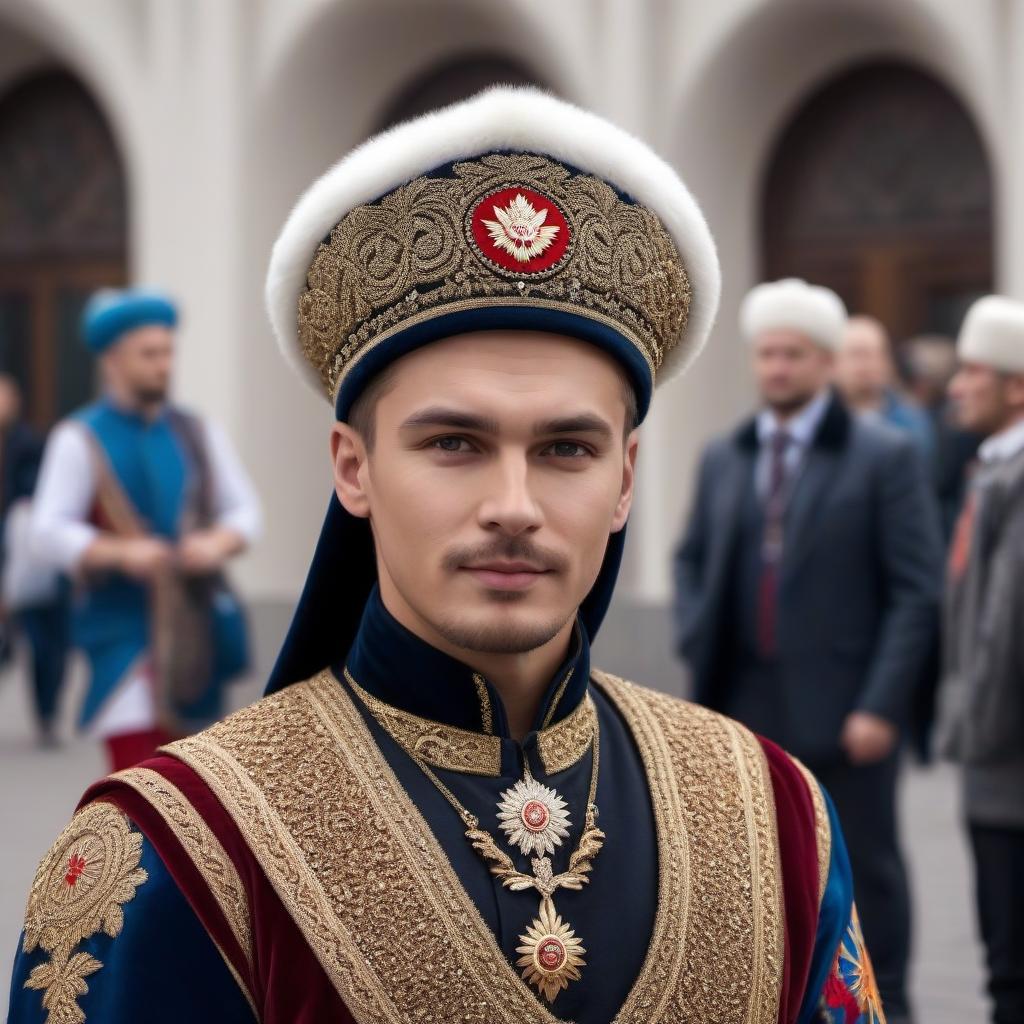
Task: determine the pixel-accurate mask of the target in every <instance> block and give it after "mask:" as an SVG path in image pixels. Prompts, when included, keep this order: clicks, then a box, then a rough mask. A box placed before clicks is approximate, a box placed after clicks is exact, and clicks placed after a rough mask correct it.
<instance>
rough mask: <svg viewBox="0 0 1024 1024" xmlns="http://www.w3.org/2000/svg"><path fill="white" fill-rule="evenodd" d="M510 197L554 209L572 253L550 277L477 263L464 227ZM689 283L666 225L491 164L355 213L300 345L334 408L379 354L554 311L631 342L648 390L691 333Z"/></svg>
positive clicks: (603, 190)
mask: <svg viewBox="0 0 1024 1024" xmlns="http://www.w3.org/2000/svg"><path fill="white" fill-rule="evenodd" d="M508 187H524V188H529V189H533V190H535V191H537V192H539V193H540V194H542V195H544V196H547V197H548V198H549V199H550V200H551V202H552V203H553V204H554V205H555V206H557V208H558V210H559V211H560V212H561V213H562V214H563V215H564V217H565V219H566V224H567V227H568V231H569V239H570V241H569V247H568V249H567V251H566V254H565V257H564V258H563V259H561V260H559V261H558V263H557V265H555V266H552V267H551V268H549V269H548V270H546V271H544V272H541V273H532V272H526V271H524V272H522V273H520V272H517V271H509V270H504V269H502V268H501V267H499V266H496V265H495V264H494V262H493V261H491V260H490V259H488V258H487V257H486V256H485V255H484V254H483V253H481V252H480V251H479V248H478V247H477V245H476V243H475V242H474V240H473V237H472V233H471V232H468V231H467V230H466V218H467V216H468V215H469V214H470V212H471V211H472V210H473V209H474V208H475V206H476V205H477V203H478V202H479V201H480V200H481V198H483V197H484V196H485V195H487V194H489V193H491V192H494V191H496V190H500V189H503V188H508ZM690 294H691V291H690V282H689V278H688V276H687V273H686V270H685V268H684V267H683V265H682V261H681V259H680V257H679V253H678V251H677V249H676V247H675V244H674V243H673V241H672V239H671V236H670V235H669V233H668V232H667V230H666V229H665V226H664V225H663V224H662V223H661V221H660V220H659V218H658V217H657V216H656V215H655V214H654V213H652V212H651V211H650V210H648V209H647V208H645V207H643V206H639V205H637V204H634V203H630V202H627V201H626V200H624V199H623V198H622V197H620V196H619V195H618V194H617V193H616V191H615V190H614V189H613V188H612V187H611V186H610V185H608V184H607V183H605V182H603V181H601V180H600V179H598V178H594V177H591V176H589V175H585V174H576V173H573V172H571V171H570V170H569V169H568V168H566V167H563V166H562V165H561V164H559V163H557V162H556V161H553V160H550V159H548V158H547V157H544V156H539V155H535V154H523V153H519V154H499V153H495V154H489V155H487V156H483V157H480V158H479V159H476V160H471V161H466V162H463V163H457V164H455V165H454V168H453V169H452V171H451V173H447V172H445V173H444V174H442V175H439V176H437V177H426V176H424V177H420V178H416V179H415V180H413V181H411V182H409V183H408V184H406V185H403V186H401V187H399V188H397V189H395V190H393V191H392V192H390V193H388V194H387V195H385V196H383V197H382V198H381V199H379V200H377V201H376V202H374V203H369V204H366V205H364V206H359V207H356V208H355V209H354V210H351V211H350V212H349V213H347V214H346V215H345V216H344V217H343V218H342V220H341V221H340V222H339V223H338V224H337V225H336V226H335V227H334V229H333V230H332V231H331V234H330V236H329V238H328V239H327V240H326V241H324V242H323V243H322V244H321V245H320V247H319V249H318V250H317V253H316V255H315V257H314V259H313V262H312V265H311V266H310V269H309V272H308V274H307V279H306V289H305V290H304V291H303V293H302V294H301V296H300V297H299V303H298V334H299V341H300V344H301V346H302V349H303V351H304V353H305V356H306V358H307V359H308V360H309V362H310V363H311V364H312V365H313V366H314V368H315V369H316V370H317V371H318V373H319V374H320V376H321V379H322V380H323V383H324V387H325V390H326V391H327V393H328V394H329V395H332V396H333V395H335V394H336V393H337V389H338V387H339V385H340V383H341V381H342V380H343V378H344V377H345V376H346V375H347V373H348V372H349V371H350V370H351V368H352V366H354V365H355V363H356V362H358V360H359V359H360V358H361V357H362V356H363V355H365V353H366V352H368V351H370V350H371V349H372V348H373V347H374V346H375V345H377V344H379V343H380V342H381V341H382V340H384V339H385V338H387V337H390V336H392V335H394V334H395V333H397V332H398V331H401V330H404V329H406V328H407V327H410V326H412V325H414V324H416V323H422V322H424V321H426V320H430V319H432V318H434V317H437V316H441V315H444V314H447V313H453V312H458V311H460V310H462V309H467V308H473V307H474V306H497V305H511V306H545V307H547V308H558V309H562V310H564V311H566V312H571V313H574V314H577V315H582V316H584V317H587V318H588V319H592V320H599V321H601V322H604V323H607V324H608V325H609V326H611V327H613V328H614V329H615V330H616V331H618V333H620V334H622V335H623V336H624V337H626V338H628V339H629V340H630V341H631V342H632V343H633V344H634V345H635V346H636V348H637V349H638V351H640V352H641V353H642V354H643V356H644V359H645V360H646V361H647V364H648V366H649V368H650V370H651V374H652V377H653V375H654V374H655V373H656V371H657V369H658V367H659V366H660V365H661V363H662V361H663V359H664V357H665V354H666V353H667V352H668V351H669V349H671V348H672V346H673V345H675V344H676V343H677V342H678V339H679V338H680V337H681V335H682V333H683V329H684V327H685V324H686V319H687V315H688V311H689V304H690Z"/></svg>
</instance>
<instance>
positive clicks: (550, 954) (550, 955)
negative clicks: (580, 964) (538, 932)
mask: <svg viewBox="0 0 1024 1024" xmlns="http://www.w3.org/2000/svg"><path fill="white" fill-rule="evenodd" d="M537 960H538V961H539V962H540V966H541V967H542V968H544V970H545V971H557V970H558V969H559V968H560V967H561V966H562V964H564V963H565V960H566V952H565V945H564V944H563V943H562V941H561V940H560V939H556V938H555V937H554V935H548V936H545V938H544V939H543V940H542V941H541V944H540V947H539V949H538V950H537Z"/></svg>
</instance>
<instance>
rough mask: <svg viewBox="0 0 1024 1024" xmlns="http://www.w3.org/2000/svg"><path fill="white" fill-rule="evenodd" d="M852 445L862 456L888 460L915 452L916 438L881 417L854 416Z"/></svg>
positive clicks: (852, 421) (851, 430)
mask: <svg viewBox="0 0 1024 1024" xmlns="http://www.w3.org/2000/svg"><path fill="white" fill-rule="evenodd" d="M850 446H851V448H852V450H853V451H854V452H855V453H856V454H858V455H861V456H862V457H866V458H871V459H877V460H881V461H883V462H884V461H888V460H889V459H892V458H899V457H900V456H902V455H904V454H906V453H908V452H914V451H915V450H916V449H915V446H914V439H913V437H912V436H911V435H910V434H909V433H908V431H907V430H905V429H900V428H899V427H896V426H893V424H891V423H886V422H885V421H884V420H880V419H865V418H864V417H862V416H854V417H852V420H851V425H850Z"/></svg>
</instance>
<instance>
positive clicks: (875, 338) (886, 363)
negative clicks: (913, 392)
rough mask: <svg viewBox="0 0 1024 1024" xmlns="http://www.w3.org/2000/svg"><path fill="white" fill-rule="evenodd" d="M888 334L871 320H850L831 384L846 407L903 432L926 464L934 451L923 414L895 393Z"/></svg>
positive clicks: (861, 316) (871, 317) (862, 316)
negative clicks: (832, 383) (926, 460)
mask: <svg viewBox="0 0 1024 1024" xmlns="http://www.w3.org/2000/svg"><path fill="white" fill-rule="evenodd" d="M898 379H899V378H898V375H897V372H896V362H895V359H894V358H893V352H892V342H891V341H890V340H889V332H888V331H886V329H885V327H883V326H882V323H881V321H879V320H876V319H875V318H874V317H873V316H864V315H863V314H861V315H858V316H852V317H850V319H849V320H848V321H847V323H846V329H845V330H844V331H843V337H842V340H841V342H840V344H839V349H838V351H837V352H836V367H835V383H836V386H837V387H838V389H839V393H840V394H841V395H842V397H843V400H844V401H845V402H846V405H847V406H848V407H849V408H850V409H851V410H852V411H853V412H855V413H857V414H859V415H861V416H867V417H873V418H877V419H880V420H882V421H883V422H885V423H888V424H889V425H890V426H892V427H895V428H896V429H897V430H902V431H905V432H906V433H907V434H909V435H910V437H911V438H913V440H914V443H915V444H916V445H917V448H918V450H919V451H920V452H921V454H922V455H923V456H924V457H925V458H926V459H928V460H929V461H930V460H931V458H932V453H933V451H934V447H935V438H934V436H933V433H932V425H931V423H930V422H929V419H928V416H927V415H926V414H925V412H924V411H923V410H922V409H920V408H918V407H917V406H916V405H915V404H914V403H912V402H910V401H908V400H907V399H906V398H904V397H903V395H901V394H900V393H899V390H898V387H897V384H898Z"/></svg>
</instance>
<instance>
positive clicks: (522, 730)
mask: <svg viewBox="0 0 1024 1024" xmlns="http://www.w3.org/2000/svg"><path fill="white" fill-rule="evenodd" d="M380 589H381V599H382V600H383V602H384V607H385V608H386V609H387V610H388V612H390V613H391V615H392V616H393V617H394V618H395V619H396V620H397V621H398V622H399V623H400V624H401V625H403V626H404V627H405V628H406V629H407V630H409V632H410V633H413V634H415V635H416V636H418V637H419V638H420V639H421V640H423V641H424V642H425V643H428V644H430V646H431V647H435V648H437V650H439V651H441V652H442V653H444V654H447V655H448V656H449V657H451V658H455V659H456V660H457V661H460V662H462V663H463V664H464V665H468V666H469V667H470V668H471V669H472V670H473V671H474V672H479V673H480V675H482V676H483V677H484V678H485V679H486V680H487V681H488V682H489V683H490V684H491V685H492V686H493V687H494V689H495V690H497V692H498V695H499V696H500V697H501V701H502V704H504V706H505V714H506V716H507V718H508V727H509V732H510V733H511V734H512V736H513V738H515V739H517V740H522V739H523V738H524V737H525V736H526V735H527V734H528V733H529V732H530V731H531V729H532V728H533V723H534V722H535V721H536V719H537V713H538V710H539V709H540V705H541V702H542V701H543V699H544V695H545V693H546V692H547V689H548V687H549V685H550V683H551V680H552V677H553V676H554V674H555V673H556V672H557V671H558V668H559V666H560V665H562V663H563V662H564V661H565V660H566V658H567V657H568V655H569V645H570V644H571V643H572V638H573V626H574V624H575V619H574V618H573V619H570V620H569V621H568V622H567V623H566V624H565V625H564V626H563V627H562V628H561V629H560V630H559V631H558V633H557V634H556V635H555V636H554V637H552V638H551V639H550V640H549V641H548V642H547V643H545V644H542V645H541V646H540V647H535V648H534V649H533V650H530V651H522V652H516V653H509V654H506V653H497V652H493V651H477V650H471V649H470V648H466V647H460V646H459V645H458V644H454V643H452V642H450V641H449V640H447V639H446V638H445V637H444V636H442V635H441V634H440V633H439V632H438V631H437V630H436V629H435V628H434V627H433V626H431V625H430V623H429V622H427V621H426V620H425V619H424V618H423V616H421V615H419V614H417V613H416V612H415V611H414V610H413V609H412V608H411V607H410V606H409V604H408V603H407V602H406V601H404V600H402V599H401V597H400V596H399V595H398V593H397V591H396V590H395V588H394V587H393V586H389V585H388V583H387V582H386V581H385V579H383V578H382V579H381V588H380Z"/></svg>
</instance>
